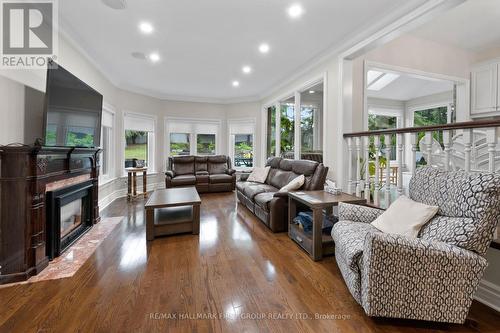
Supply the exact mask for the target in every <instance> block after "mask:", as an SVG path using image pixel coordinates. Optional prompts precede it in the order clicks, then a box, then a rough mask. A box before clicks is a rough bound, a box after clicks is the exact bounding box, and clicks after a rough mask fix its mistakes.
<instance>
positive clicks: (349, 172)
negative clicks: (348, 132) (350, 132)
mask: <svg viewBox="0 0 500 333" xmlns="http://www.w3.org/2000/svg"><path fill="white" fill-rule="evenodd" d="M352 141H353V140H352V138H347V149H348V151H349V153H348V155H349V156H348V158H347V160H348V163H349V166H348V168H347V178H348V180H349V183H348V192H349V193H350V194H353V193H354V181H353V179H352V168H353V166H352V158H353V151H352V150H353V148H352V145H353V143H352Z"/></svg>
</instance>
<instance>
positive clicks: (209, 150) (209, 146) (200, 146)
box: [196, 134, 215, 155]
mask: <svg viewBox="0 0 500 333" xmlns="http://www.w3.org/2000/svg"><path fill="white" fill-rule="evenodd" d="M196 153H197V154H198V155H215V134H197V135H196Z"/></svg>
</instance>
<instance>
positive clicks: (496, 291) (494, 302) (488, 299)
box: [474, 280, 500, 312]
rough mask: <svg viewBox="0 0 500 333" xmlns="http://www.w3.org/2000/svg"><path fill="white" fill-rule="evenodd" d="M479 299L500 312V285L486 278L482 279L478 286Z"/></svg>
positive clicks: (477, 298)
mask: <svg viewBox="0 0 500 333" xmlns="http://www.w3.org/2000/svg"><path fill="white" fill-rule="evenodd" d="M474 298H475V299H476V300H477V301H479V302H481V303H483V304H484V305H487V306H489V307H490V308H492V309H495V310H496V311H499V312H500V286H498V285H496V284H494V283H491V282H489V281H486V280H482V281H481V282H480V283H479V287H478V288H477V292H476V296H475V297H474Z"/></svg>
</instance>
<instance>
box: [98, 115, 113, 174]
mask: <svg viewBox="0 0 500 333" xmlns="http://www.w3.org/2000/svg"><path fill="white" fill-rule="evenodd" d="M114 117H115V114H114V113H113V112H112V111H108V110H107V109H103V111H102V121H101V157H100V164H101V169H100V175H99V178H100V180H101V181H107V180H110V179H111V178H112V177H113V175H114V162H113V161H114V156H113V152H114V150H113V149H112V147H113V143H114V138H113V127H114Z"/></svg>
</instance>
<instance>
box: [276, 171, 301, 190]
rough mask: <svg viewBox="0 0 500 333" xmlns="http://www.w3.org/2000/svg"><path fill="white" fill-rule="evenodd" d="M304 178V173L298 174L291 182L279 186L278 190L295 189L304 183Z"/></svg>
mask: <svg viewBox="0 0 500 333" xmlns="http://www.w3.org/2000/svg"><path fill="white" fill-rule="evenodd" d="M305 180H306V177H305V176H304V175H300V176H298V177H296V178H294V179H292V181H291V182H289V183H288V184H286V185H285V186H283V187H282V188H280V190H279V191H280V192H290V191H296V190H298V189H299V188H301V187H302V185H304V181H305Z"/></svg>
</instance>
